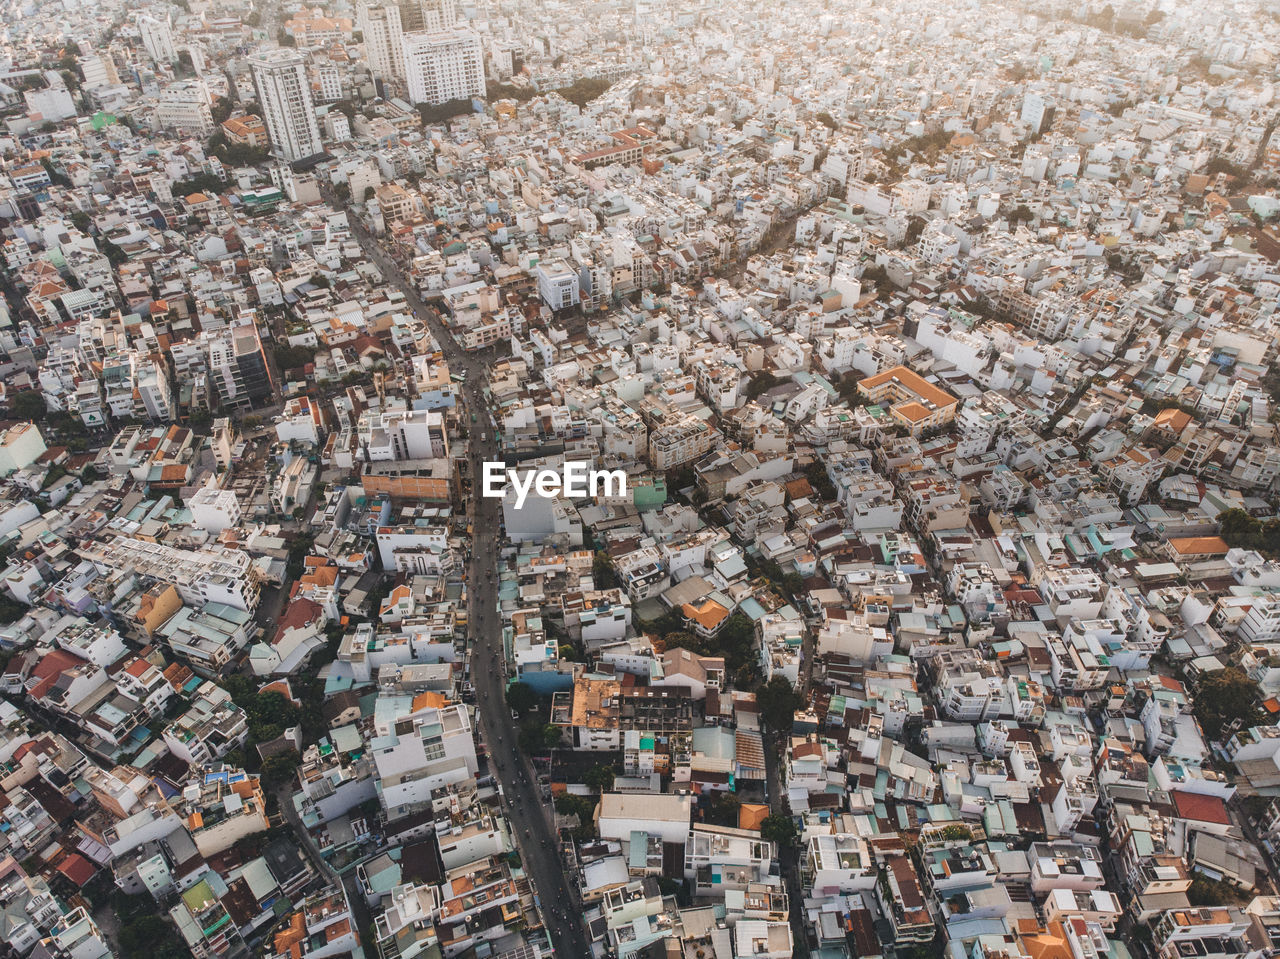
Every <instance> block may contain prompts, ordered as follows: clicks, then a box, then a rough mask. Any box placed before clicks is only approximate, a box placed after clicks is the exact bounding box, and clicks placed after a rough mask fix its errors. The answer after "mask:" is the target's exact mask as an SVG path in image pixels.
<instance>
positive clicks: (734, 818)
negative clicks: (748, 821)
mask: <svg viewBox="0 0 1280 959" xmlns="http://www.w3.org/2000/svg"><path fill="white" fill-rule="evenodd" d="M741 809H742V800H740V799H739V798H738V797H737V796H735V795H734V794H733V793H731V792H717V793H716V794H715V798H714V799H712V800H711V807H710V809H708V810H707V821H708V822H710V823H713V824H715V825H717V826H730V827H735V828H736V827H737V825H738V814H739V811H740V810H741Z"/></svg>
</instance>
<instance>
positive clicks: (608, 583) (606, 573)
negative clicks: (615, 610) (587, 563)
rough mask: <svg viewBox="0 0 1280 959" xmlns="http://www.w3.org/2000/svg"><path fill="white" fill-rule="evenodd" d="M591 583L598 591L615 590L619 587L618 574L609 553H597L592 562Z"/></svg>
mask: <svg viewBox="0 0 1280 959" xmlns="http://www.w3.org/2000/svg"><path fill="white" fill-rule="evenodd" d="M591 581H592V582H593V583H595V585H596V589H615V588H617V586H618V574H617V573H615V572H614V570H613V561H612V560H610V559H609V554H608V553H596V555H595V558H594V559H592V560H591Z"/></svg>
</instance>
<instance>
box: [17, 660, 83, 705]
mask: <svg viewBox="0 0 1280 959" xmlns="http://www.w3.org/2000/svg"><path fill="white" fill-rule="evenodd" d="M84 662H85V660H83V659H81V658H80V657H79V656H72V655H71V654H70V653H68V652H67V651H66V650H65V649H55V650H53V651H52V652H50V653H46V654H45V655H44V656H43V657H42V658H41V659H40V662H38V663H36V668H35V669H33V670H32V671H31V675H32V676H34V677H35V678H36V679H38V680H40V681H39V682H38V683H36V684H35V686H33V687H32V689H31V694H30V695H31V698H32V699H40V698H41V697H42V696H44V694H45V693H47V692H48V691H49V690H51V689H52V688H53V684H54V683H56V682H57V681H58V677H59V676H61V675H62V674H63V673H64V672H65V671H66V670H68V669H74V668H75V667H76V666H80V665H82V664H83V663H84Z"/></svg>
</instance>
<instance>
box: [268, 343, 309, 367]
mask: <svg viewBox="0 0 1280 959" xmlns="http://www.w3.org/2000/svg"><path fill="white" fill-rule="evenodd" d="M271 352H272V354H273V355H274V356H275V360H276V366H278V367H280V369H282V370H297V369H301V368H302V367H304V366H306V365H307V364H308V363H312V362H314V361H315V358H316V354H315V351H314V350H313V349H312V348H311V347H309V346H286V345H284V344H283V343H277V344H276V346H275V348H274V349H273V350H272V351H271Z"/></svg>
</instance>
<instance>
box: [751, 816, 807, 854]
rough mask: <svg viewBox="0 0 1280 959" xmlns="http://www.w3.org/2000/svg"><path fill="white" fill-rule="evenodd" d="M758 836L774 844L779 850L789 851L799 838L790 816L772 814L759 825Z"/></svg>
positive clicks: (794, 822) (797, 830)
mask: <svg viewBox="0 0 1280 959" xmlns="http://www.w3.org/2000/svg"><path fill="white" fill-rule="evenodd" d="M760 835H761V837H763V838H764V839H767V840H769V842H776V843H777V844H778V848H779V849H790V848H791V847H792V846H794V845H795V844H796V840H798V839H799V838H800V830H799V828H798V827H797V826H796V821H795V820H794V819H792V818H791V817H790V816H787V815H783V814H782V813H774V814H773V815H771V816H767V817H766V818H765V820H764V822H762V823H761V824H760Z"/></svg>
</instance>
